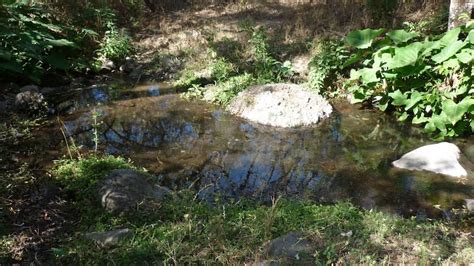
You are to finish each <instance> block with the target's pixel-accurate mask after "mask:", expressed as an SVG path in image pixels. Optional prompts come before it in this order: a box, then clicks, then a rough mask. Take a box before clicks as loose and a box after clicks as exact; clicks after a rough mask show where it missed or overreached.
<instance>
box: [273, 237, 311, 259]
mask: <svg viewBox="0 0 474 266" xmlns="http://www.w3.org/2000/svg"><path fill="white" fill-rule="evenodd" d="M315 250H316V247H315V245H314V244H313V243H312V242H311V241H309V240H308V239H307V238H306V237H305V236H304V235H303V234H302V233H298V232H290V233H288V234H286V235H283V236H280V237H278V238H276V239H273V240H272V241H271V242H270V243H269V244H268V247H267V255H268V256H269V257H270V258H279V259H290V260H307V259H308V258H310V257H311V255H312V254H313V253H314V252H315Z"/></svg>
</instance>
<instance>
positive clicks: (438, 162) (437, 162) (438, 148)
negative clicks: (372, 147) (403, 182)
mask: <svg viewBox="0 0 474 266" xmlns="http://www.w3.org/2000/svg"><path fill="white" fill-rule="evenodd" d="M459 154H460V150H459V148H458V147H457V146H456V145H454V144H452V143H448V142H441V143H437V144H431V145H426V146H423V147H420V148H418V149H415V150H413V151H411V152H409V153H407V154H405V155H403V156H402V157H401V158H400V159H399V160H396V161H394V162H392V164H393V166H395V167H397V168H402V169H408V170H418V171H421V170H426V171H431V172H434V173H438V174H443V175H447V176H453V177H463V176H467V171H466V170H465V169H464V168H463V167H462V166H461V164H459V161H458V160H459Z"/></svg>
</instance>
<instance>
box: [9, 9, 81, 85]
mask: <svg viewBox="0 0 474 266" xmlns="http://www.w3.org/2000/svg"><path fill="white" fill-rule="evenodd" d="M72 30H73V29H72V28H70V27H68V26H67V25H62V24H61V23H60V22H59V21H58V20H56V19H55V17H54V16H52V15H51V14H50V13H48V12H47V11H46V9H45V8H44V6H42V5H40V4H36V3H33V4H26V3H25V2H23V1H20V2H18V3H14V4H9V5H7V4H2V5H1V6H0V59H1V61H0V72H2V75H3V76H4V77H7V78H27V79H29V80H31V81H34V82H37V83H39V82H40V81H41V78H42V77H43V75H44V74H45V73H46V72H48V71H65V70H68V69H71V67H73V64H74V62H75V61H76V60H77V57H76V56H75V55H74V54H75V53H77V46H76V43H75V42H74V40H73V37H72V35H73V33H72Z"/></svg>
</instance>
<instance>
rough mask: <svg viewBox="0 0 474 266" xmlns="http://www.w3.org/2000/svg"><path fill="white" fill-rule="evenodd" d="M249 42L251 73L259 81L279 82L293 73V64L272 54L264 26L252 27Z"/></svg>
mask: <svg viewBox="0 0 474 266" xmlns="http://www.w3.org/2000/svg"><path fill="white" fill-rule="evenodd" d="M249 43H250V44H251V46H252V59H253V60H254V68H253V73H254V74H255V77H256V78H257V80H258V81H259V83H268V82H281V81H282V80H285V79H289V78H291V77H292V76H293V75H294V70H293V66H292V65H291V63H290V62H289V61H285V62H283V63H282V62H280V61H278V60H277V59H275V58H274V57H273V56H272V54H271V52H270V45H269V43H268V37H267V34H266V32H265V29H264V28H262V27H259V28H255V29H253V31H252V37H251V38H250V40H249Z"/></svg>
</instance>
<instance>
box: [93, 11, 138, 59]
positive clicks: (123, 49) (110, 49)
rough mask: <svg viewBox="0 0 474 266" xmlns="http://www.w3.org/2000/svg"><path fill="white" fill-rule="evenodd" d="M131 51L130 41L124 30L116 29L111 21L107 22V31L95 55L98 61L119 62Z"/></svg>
mask: <svg viewBox="0 0 474 266" xmlns="http://www.w3.org/2000/svg"><path fill="white" fill-rule="evenodd" d="M132 51H133V47H132V41H131V38H130V37H129V35H128V34H127V33H126V32H125V30H124V29H118V28H117V25H116V24H115V22H114V21H113V20H111V21H108V22H107V31H106V32H105V36H104V38H103V39H102V41H101V43H100V45H99V49H98V50H97V55H98V56H99V60H104V59H109V60H112V61H114V62H121V61H124V60H125V57H127V56H128V55H130V54H131V53H132Z"/></svg>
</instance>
